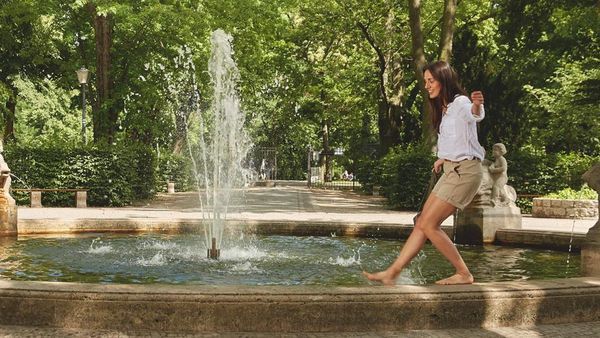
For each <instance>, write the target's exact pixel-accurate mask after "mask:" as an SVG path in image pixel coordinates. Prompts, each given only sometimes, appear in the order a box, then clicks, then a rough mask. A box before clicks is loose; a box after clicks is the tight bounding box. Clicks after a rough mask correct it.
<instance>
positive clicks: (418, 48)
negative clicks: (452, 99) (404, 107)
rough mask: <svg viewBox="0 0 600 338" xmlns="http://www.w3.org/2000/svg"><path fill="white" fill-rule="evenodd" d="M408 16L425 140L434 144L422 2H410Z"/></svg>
mask: <svg viewBox="0 0 600 338" xmlns="http://www.w3.org/2000/svg"><path fill="white" fill-rule="evenodd" d="M408 16H409V21H410V33H411V41H412V55H413V59H414V63H413V66H414V69H415V77H416V79H417V81H419V87H420V88H421V94H422V96H423V98H424V100H423V140H424V141H426V142H427V143H432V142H433V134H432V130H431V118H430V115H431V112H430V111H429V106H428V105H427V102H426V101H425V100H426V98H427V97H428V94H427V91H426V90H425V82H424V80H423V68H424V67H425V65H426V64H427V61H425V47H424V44H423V26H422V24H421V0H408Z"/></svg>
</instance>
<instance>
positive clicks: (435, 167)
mask: <svg viewBox="0 0 600 338" xmlns="http://www.w3.org/2000/svg"><path fill="white" fill-rule="evenodd" d="M443 165H444V159H443V158H440V159H438V160H437V161H435V163H434V164H433V172H434V173H436V174H437V173H439V172H440V170H442V166H443Z"/></svg>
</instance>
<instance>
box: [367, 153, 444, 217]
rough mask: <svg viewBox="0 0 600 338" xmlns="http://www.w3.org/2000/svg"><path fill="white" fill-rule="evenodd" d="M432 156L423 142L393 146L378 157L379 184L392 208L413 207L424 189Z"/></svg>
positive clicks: (425, 188) (414, 207)
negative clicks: (379, 160)
mask: <svg viewBox="0 0 600 338" xmlns="http://www.w3.org/2000/svg"><path fill="white" fill-rule="evenodd" d="M434 161H435V157H434V155H433V153H432V152H431V150H429V149H428V147H426V146H422V145H418V146H409V147H405V148H403V147H396V148H394V149H392V150H391V151H390V152H389V153H388V155H386V156H385V157H384V158H383V159H382V161H381V172H382V175H381V176H380V177H379V180H378V181H379V182H378V183H379V184H381V186H382V189H383V194H384V196H386V197H387V198H388V203H389V205H390V206H391V207H393V208H398V209H411V210H417V209H419V208H420V206H421V205H420V204H421V201H422V200H423V197H424V194H425V193H426V192H427V187H428V185H429V180H430V178H431V168H432V167H433V162H434Z"/></svg>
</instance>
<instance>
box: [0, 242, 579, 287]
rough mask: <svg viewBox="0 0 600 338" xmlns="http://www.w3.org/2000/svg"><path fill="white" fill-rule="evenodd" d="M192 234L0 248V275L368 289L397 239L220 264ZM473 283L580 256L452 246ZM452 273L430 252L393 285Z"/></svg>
mask: <svg viewBox="0 0 600 338" xmlns="http://www.w3.org/2000/svg"><path fill="white" fill-rule="evenodd" d="M204 243H205V241H204V238H203V236H199V235H189V234H181V235H165V234H135V235H131V234H128V235H123V234H87V235H80V236H69V237H28V238H24V239H23V238H20V239H19V240H17V241H14V240H13V241H6V240H5V241H3V242H1V243H0V278H3V279H10V280H27V281H58V282H86V283H107V284H110V283H133V284H150V283H161V284H205V285H332V286H333V285H346V286H350V285H369V284H371V282H369V281H368V280H366V279H365V278H364V277H363V276H362V275H361V271H363V270H368V271H377V270H381V269H384V268H385V267H387V266H388V265H389V264H391V262H393V260H394V259H395V258H396V256H397V254H398V250H399V249H400V248H401V246H402V242H400V241H397V240H384V239H370V238H349V237H294V236H258V235H243V234H237V235H236V236H235V244H234V243H233V242H232V243H225V245H224V248H223V249H222V250H221V259H220V260H218V261H215V260H210V259H207V258H206V248H205V246H204ZM458 248H459V251H460V252H461V254H462V255H463V258H464V260H465V262H466V263H467V265H468V266H469V267H470V269H471V271H472V273H473V275H474V276H475V279H476V281H477V282H492V281H518V280H529V279H548V278H570V277H577V276H579V275H580V271H579V266H580V257H579V254H578V253H577V254H570V255H569V254H568V253H565V252H556V251H549V250H538V249H523V248H509V247H499V246H483V247H479V246H458ZM452 273H453V268H452V266H451V265H450V264H449V263H448V262H447V261H446V260H445V259H444V258H443V256H441V255H440V254H439V253H438V252H437V251H436V250H435V249H434V248H433V247H432V246H431V245H427V246H426V247H425V248H424V250H423V251H422V252H421V253H420V254H419V255H418V256H417V257H416V258H415V259H414V260H413V262H412V263H411V265H410V266H409V267H408V268H407V269H405V270H404V271H403V273H402V275H401V276H400V278H399V279H398V284H428V283H433V282H435V281H436V280H439V279H441V278H444V277H447V276H449V275H451V274H452Z"/></svg>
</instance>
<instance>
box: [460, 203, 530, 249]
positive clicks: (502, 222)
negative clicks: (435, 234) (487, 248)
mask: <svg viewBox="0 0 600 338" xmlns="http://www.w3.org/2000/svg"><path fill="white" fill-rule="evenodd" d="M521 225H522V218H521V210H520V209H519V208H518V207H516V206H506V207H494V208H490V207H481V208H480V207H473V208H471V207H470V208H465V209H464V210H462V211H458V213H457V217H456V225H455V241H456V243H459V244H482V243H493V242H494V240H495V236H496V231H497V230H499V229H521Z"/></svg>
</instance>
